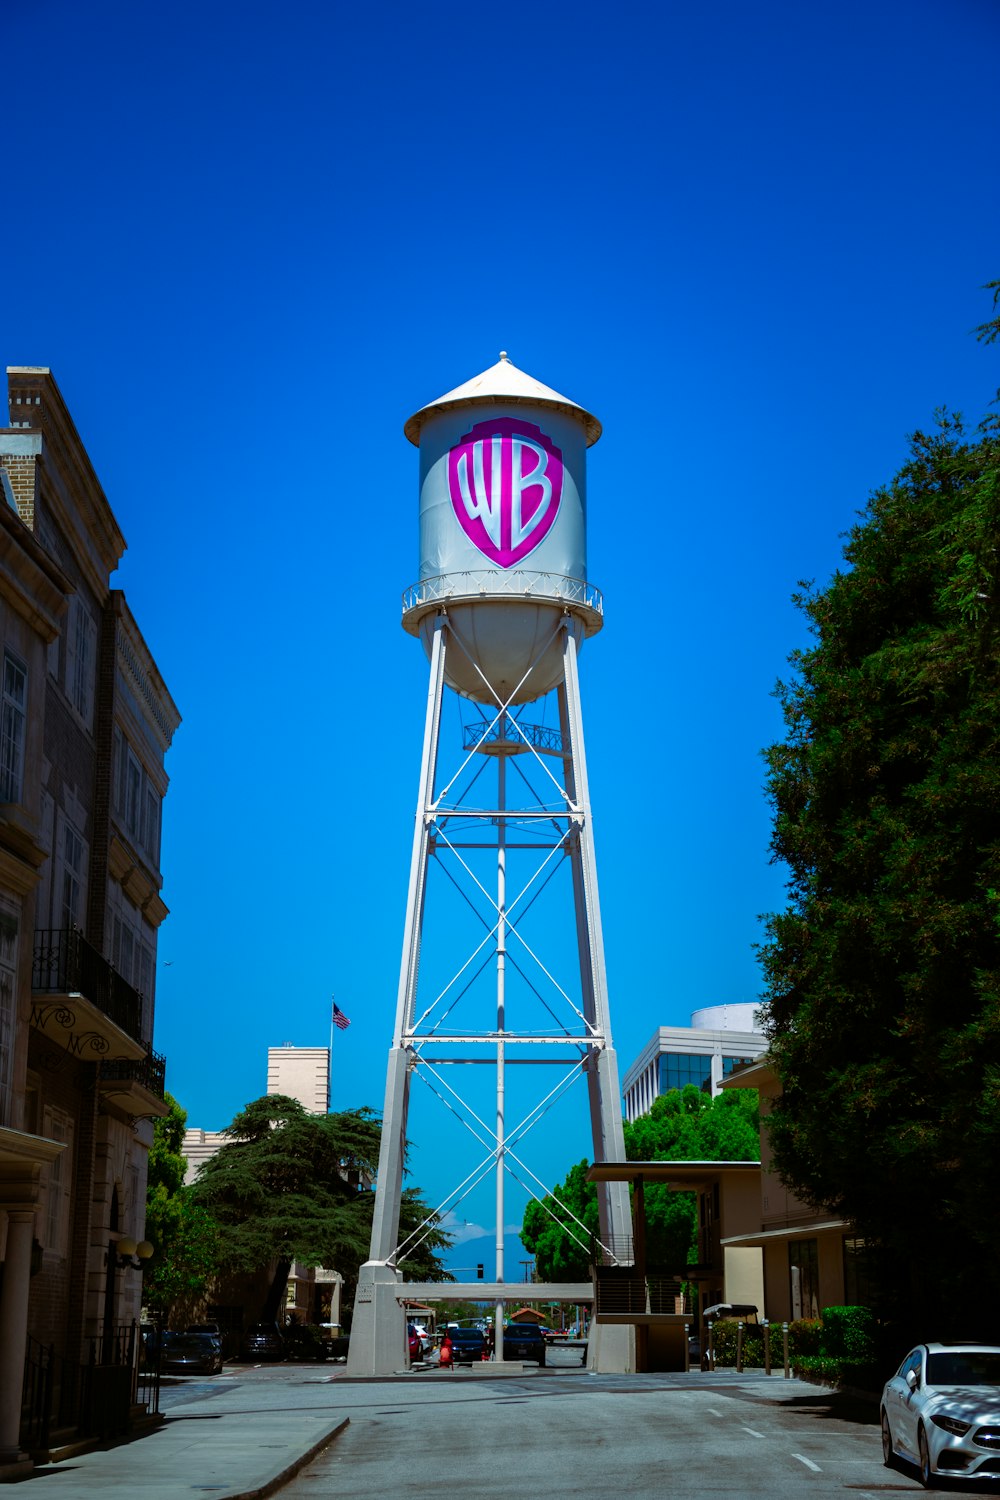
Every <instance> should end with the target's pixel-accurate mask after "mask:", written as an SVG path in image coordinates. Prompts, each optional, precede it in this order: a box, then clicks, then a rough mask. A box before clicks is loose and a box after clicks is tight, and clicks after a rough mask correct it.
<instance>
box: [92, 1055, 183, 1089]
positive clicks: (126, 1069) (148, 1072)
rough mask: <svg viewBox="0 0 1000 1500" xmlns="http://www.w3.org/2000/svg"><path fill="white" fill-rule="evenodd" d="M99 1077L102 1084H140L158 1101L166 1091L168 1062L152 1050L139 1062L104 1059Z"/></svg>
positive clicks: (100, 1066)
mask: <svg viewBox="0 0 1000 1500" xmlns="http://www.w3.org/2000/svg"><path fill="white" fill-rule="evenodd" d="M97 1076H98V1078H99V1080H100V1081H101V1083H138V1084H141V1085H142V1087H143V1088H144V1089H148V1090H149V1092H150V1093H151V1094H155V1095H156V1097H157V1099H162V1098H163V1095H164V1093H165V1091H166V1081H167V1060H166V1058H165V1057H161V1055H160V1053H159V1052H154V1051H153V1050H152V1049H150V1051H149V1052H148V1053H147V1055H146V1056H145V1057H143V1058H141V1059H140V1060H139V1061H138V1062H130V1061H129V1060H127V1059H124V1058H118V1057H115V1058H109V1057H102V1058H101V1061H100V1062H99V1064H98V1073H97Z"/></svg>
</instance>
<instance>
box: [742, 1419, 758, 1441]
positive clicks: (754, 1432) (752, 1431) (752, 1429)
mask: <svg viewBox="0 0 1000 1500" xmlns="http://www.w3.org/2000/svg"><path fill="white" fill-rule="evenodd" d="M740 1426H741V1427H742V1428H743V1431H744V1432H749V1434H750V1436H751V1437H759V1438H762V1437H763V1436H764V1434H763V1433H762V1432H758V1431H757V1429H756V1427H748V1426H747V1425H746V1423H745V1422H741V1423H740Z"/></svg>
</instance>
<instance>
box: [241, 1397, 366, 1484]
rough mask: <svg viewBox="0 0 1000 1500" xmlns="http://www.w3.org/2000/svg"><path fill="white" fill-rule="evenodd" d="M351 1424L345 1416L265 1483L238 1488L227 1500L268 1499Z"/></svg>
mask: <svg viewBox="0 0 1000 1500" xmlns="http://www.w3.org/2000/svg"><path fill="white" fill-rule="evenodd" d="M350 1425H351V1419H350V1417H345V1418H344V1419H343V1421H342V1422H338V1423H337V1424H336V1426H335V1427H331V1429H330V1431H329V1432H328V1433H327V1434H326V1435H325V1437H321V1438H320V1439H319V1441H318V1442H316V1443H313V1444H312V1446H311V1447H310V1448H307V1449H306V1451H305V1452H304V1453H300V1454H299V1456H298V1458H294V1459H293V1460H292V1462H291V1463H290V1464H286V1465H285V1467H284V1468H283V1469H280V1470H279V1471H278V1473H277V1474H275V1475H273V1476H272V1478H270V1479H268V1480H267V1481H266V1482H265V1483H264V1484H261V1485H258V1486H257V1487H256V1489H252V1490H237V1491H235V1492H234V1493H233V1494H231V1495H227V1496H226V1497H225V1500H267V1496H268V1495H273V1494H274V1493H275V1491H276V1490H280V1489H281V1486H282V1485H283V1484H287V1483H288V1481H289V1479H294V1478H295V1476H296V1474H297V1473H298V1472H299V1470H300V1469H304V1468H305V1466H306V1464H309V1463H312V1461H313V1459H314V1458H316V1456H317V1455H318V1454H319V1453H321V1452H322V1451H323V1449H324V1448H325V1447H326V1446H327V1444H328V1443H332V1442H333V1440H334V1439H335V1438H338V1437H339V1436H340V1434H341V1433H342V1432H343V1431H344V1429H345V1427H349V1426H350Z"/></svg>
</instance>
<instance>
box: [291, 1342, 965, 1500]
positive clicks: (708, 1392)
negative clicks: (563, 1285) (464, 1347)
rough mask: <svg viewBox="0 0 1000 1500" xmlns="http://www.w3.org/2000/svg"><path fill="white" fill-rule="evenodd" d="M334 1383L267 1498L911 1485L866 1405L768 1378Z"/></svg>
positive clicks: (642, 1494)
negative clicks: (307, 1457)
mask: <svg viewBox="0 0 1000 1500" xmlns="http://www.w3.org/2000/svg"><path fill="white" fill-rule="evenodd" d="M336 1396H337V1405H338V1409H339V1410H340V1411H341V1412H342V1413H343V1415H345V1416H349V1417H350V1426H349V1427H348V1428H347V1429H346V1430H345V1431H344V1432H343V1433H341V1435H340V1436H339V1437H338V1438H337V1439H336V1441H335V1442H334V1443H331V1444H330V1446H329V1447H328V1448H327V1449H326V1450H325V1451H324V1452H322V1453H321V1454H320V1455H319V1456H318V1457H317V1458H316V1459H314V1460H313V1461H312V1463H311V1464H309V1465H308V1466H307V1467H306V1468H305V1469H303V1470H302V1471H301V1473H300V1474H299V1475H298V1476H297V1478H295V1479H293V1480H292V1481H291V1482H290V1483H289V1484H287V1485H285V1486H284V1487H283V1488H282V1490H281V1496H282V1500H320V1497H322V1500H331V1497H335V1496H341V1495H343V1496H347V1497H350V1500H367V1497H371V1500H385V1497H386V1496H389V1495H394V1494H405V1495H406V1496H407V1497H408V1500H411V1497H412V1500H422V1497H425V1496H426V1497H428V1500H430V1497H432V1496H433V1497H434V1500H440V1496H441V1495H442V1494H448V1495H451V1496H456V1497H461V1500H464V1497H470V1500H472V1497H475V1500H490V1497H498V1500H499V1497H503V1500H511V1497H521V1496H525V1497H528V1500H535V1497H537V1496H543V1497H545V1496H550V1495H556V1496H559V1495H573V1496H578V1497H581V1500H589V1497H594V1500H608V1497H609V1496H619V1495H624V1496H628V1497H629V1500H646V1497H654V1496H655V1497H656V1500H662V1497H663V1496H664V1495H670V1494H674V1495H679V1496H684V1497H685V1500H688V1497H691V1500H695V1497H701V1496H720V1495H725V1496H729V1497H731V1500H732V1497H737V1500H738V1497H747V1500H750V1497H757V1496H760V1497H767V1500H786V1497H788V1500H790V1497H792V1496H794V1497H795V1500H800V1497H802V1496H810V1497H813V1500H825V1497H827V1496H840V1497H843V1496H851V1497H854V1500H866V1497H867V1500H881V1497H883V1496H885V1495H887V1494H891V1493H893V1492H895V1493H897V1494H904V1493H907V1492H912V1491H915V1490H919V1488H920V1486H919V1484H918V1482H917V1480H916V1476H915V1475H912V1476H911V1475H909V1474H904V1473H893V1472H890V1471H889V1470H887V1469H885V1468H884V1466H883V1464H882V1453H881V1446H880V1441H879V1434H878V1428H877V1426H876V1423H875V1416H876V1413H875V1410H874V1408H873V1407H872V1406H871V1405H870V1404H869V1405H859V1404H857V1403H850V1402H845V1401H844V1400H843V1399H842V1398H834V1399H832V1400H831V1397H830V1395H829V1394H828V1393H826V1392H819V1391H817V1390H816V1389H815V1388H813V1387H810V1386H805V1385H801V1384H800V1383H799V1382H797V1381H785V1380H783V1379H781V1378H780V1377H772V1378H771V1380H770V1381H767V1380H765V1379H764V1377H762V1376H760V1377H756V1378H753V1379H746V1378H745V1377H738V1376H735V1375H732V1376H730V1377H729V1378H721V1379H720V1378H713V1377H711V1376H702V1375H700V1374H695V1375H692V1376H690V1377H680V1376H678V1377H669V1376H664V1377H657V1376H631V1377H628V1376H623V1377H607V1376H604V1377H602V1376H594V1375H589V1374H587V1373H585V1372H581V1373H579V1374H571V1373H570V1372H569V1371H567V1372H566V1373H565V1374H563V1373H556V1372H555V1371H551V1372H538V1373H537V1374H535V1373H534V1372H532V1373H531V1374H528V1375H525V1376H523V1377H521V1376H511V1377H507V1378H505V1379H490V1378H488V1377H484V1376H480V1375H476V1376H472V1375H470V1374H467V1373H463V1372H457V1373H455V1374H451V1373H447V1372H443V1371H442V1372H436V1373H435V1374H434V1375H433V1376H432V1377H430V1378H426V1379H423V1380H414V1379H410V1380H408V1381H402V1382H395V1383H392V1384H376V1385H373V1384H372V1383H370V1382H352V1381H345V1382H343V1383H341V1382H340V1381H338V1382H337V1385H336ZM993 1493H995V1491H994V1492H993Z"/></svg>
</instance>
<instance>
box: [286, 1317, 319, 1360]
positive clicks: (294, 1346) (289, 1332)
mask: <svg viewBox="0 0 1000 1500" xmlns="http://www.w3.org/2000/svg"><path fill="white" fill-rule="evenodd" d="M282 1338H283V1339H284V1341H285V1358H286V1359H297V1360H301V1361H302V1362H303V1363H305V1364H317V1363H318V1364H322V1363H323V1361H324V1360H326V1359H329V1357H330V1346H329V1344H328V1343H327V1341H326V1339H325V1338H324V1337H323V1335H322V1333H321V1331H320V1329H319V1328H316V1327H314V1326H313V1324H311V1323H298V1322H295V1323H287V1324H286V1325H285V1329H284V1332H283V1333H282Z"/></svg>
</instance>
